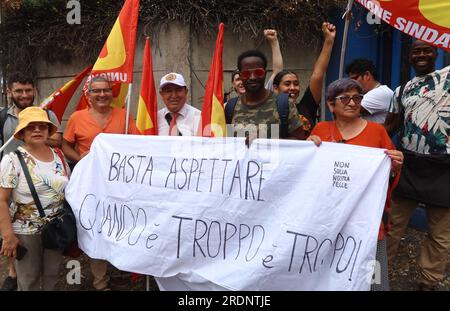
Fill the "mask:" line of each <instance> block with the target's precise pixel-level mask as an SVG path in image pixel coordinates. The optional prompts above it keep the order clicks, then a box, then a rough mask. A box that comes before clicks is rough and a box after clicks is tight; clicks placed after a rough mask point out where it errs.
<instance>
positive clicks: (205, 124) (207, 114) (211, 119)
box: [201, 23, 227, 137]
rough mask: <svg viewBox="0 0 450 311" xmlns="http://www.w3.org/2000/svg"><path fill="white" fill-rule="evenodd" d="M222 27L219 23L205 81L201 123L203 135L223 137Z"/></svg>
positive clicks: (224, 122) (224, 123)
mask: <svg viewBox="0 0 450 311" xmlns="http://www.w3.org/2000/svg"><path fill="white" fill-rule="evenodd" d="M223 29H224V25H223V23H220V25H219V33H218V35H217V40H216V48H215V50H214V56H213V60H212V63H211V67H210V69H209V75H208V81H207V82H206V90H205V99H204V100H203V108H202V125H201V131H202V136H205V137H224V136H226V135H227V133H226V130H227V128H226V121H225V112H224V108H223V64H222V52H223Z"/></svg>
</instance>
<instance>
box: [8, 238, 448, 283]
mask: <svg viewBox="0 0 450 311" xmlns="http://www.w3.org/2000/svg"><path fill="white" fill-rule="evenodd" d="M425 236H426V235H425V233H423V232H420V231H417V230H414V229H408V231H407V237H406V238H405V239H403V240H402V242H401V244H400V248H399V255H398V256H397V260H396V262H395V263H394V266H393V267H391V269H390V285H391V290H395V291H411V290H415V289H416V288H415V284H414V281H415V280H416V279H417V276H418V270H417V265H416V258H417V255H418V251H419V245H420V243H421V242H422V241H423V239H424V238H425ZM68 260H70V259H66V260H65V265H67V264H69V265H70V262H68ZM79 260H80V264H81V283H80V284H72V285H70V284H68V283H67V281H66V274H67V272H68V271H69V269H67V268H66V266H65V269H63V271H62V272H61V279H60V282H59V283H58V286H57V289H58V290H64V291H77V290H81V291H86V290H93V287H92V285H91V284H92V275H91V273H90V269H89V265H88V261H87V258H86V257H85V256H82V257H80V258H79ZM449 262H450V254H449ZM6 275H7V265H6V260H5V258H4V257H2V258H1V259H0V280H3V279H4V278H5V277H6ZM110 275H111V287H112V289H113V290H119V291H143V290H146V287H147V285H146V280H145V277H143V276H140V277H138V278H137V279H136V280H133V279H132V277H131V274H130V273H127V272H122V271H119V270H117V269H115V268H114V267H110ZM149 289H150V290H158V287H157V286H156V283H155V282H154V280H153V279H152V278H150V283H149ZM439 290H441V291H450V264H449V265H448V266H447V274H446V278H445V279H444V280H443V281H442V282H441V283H440V288H439Z"/></svg>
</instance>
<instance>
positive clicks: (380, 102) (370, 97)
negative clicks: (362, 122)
mask: <svg viewBox="0 0 450 311" xmlns="http://www.w3.org/2000/svg"><path fill="white" fill-rule="evenodd" d="M393 95H394V92H393V91H392V90H391V89H390V88H388V87H387V86H386V85H380V86H379V87H376V88H374V89H372V90H370V91H369V92H367V93H366V94H365V95H364V98H363V100H362V102H361V106H362V107H363V108H364V109H366V110H367V112H369V113H370V115H367V114H366V115H363V118H364V119H366V120H368V121H372V122H375V123H381V124H382V123H384V120H385V119H386V115H387V113H388V111H389V106H390V104H391V100H392V96H393Z"/></svg>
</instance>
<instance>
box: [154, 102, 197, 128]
mask: <svg viewBox="0 0 450 311" xmlns="http://www.w3.org/2000/svg"><path fill="white" fill-rule="evenodd" d="M168 113H170V111H169V109H167V107H164V108H163V109H161V110H159V111H158V134H159V135H161V136H169V123H167V120H166V117H165V116H166V115H167V114H168ZM178 113H179V115H178V117H177V128H178V131H179V132H180V133H181V135H183V136H197V131H198V128H199V125H200V120H201V114H202V113H201V111H200V110H198V109H197V108H195V107H192V106H191V105H189V104H184V105H183V108H181V109H180V111H178Z"/></svg>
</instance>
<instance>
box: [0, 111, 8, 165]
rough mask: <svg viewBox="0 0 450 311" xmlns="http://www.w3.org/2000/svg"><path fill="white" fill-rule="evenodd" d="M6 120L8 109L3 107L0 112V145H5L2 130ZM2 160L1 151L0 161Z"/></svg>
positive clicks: (1, 154)
mask: <svg viewBox="0 0 450 311" xmlns="http://www.w3.org/2000/svg"><path fill="white" fill-rule="evenodd" d="M7 118H8V108H7V107H5V108H3V109H2V111H0V140H1V141H2V145H3V144H4V143H5V139H4V136H3V129H4V127H5V123H6V119H7ZM2 158H3V151H2V152H1V153H0V159H2Z"/></svg>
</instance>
